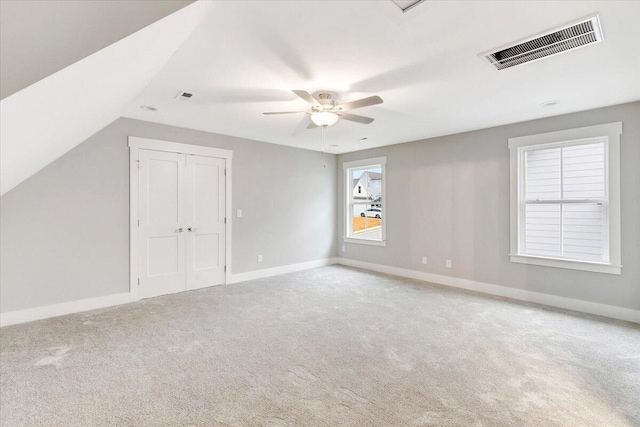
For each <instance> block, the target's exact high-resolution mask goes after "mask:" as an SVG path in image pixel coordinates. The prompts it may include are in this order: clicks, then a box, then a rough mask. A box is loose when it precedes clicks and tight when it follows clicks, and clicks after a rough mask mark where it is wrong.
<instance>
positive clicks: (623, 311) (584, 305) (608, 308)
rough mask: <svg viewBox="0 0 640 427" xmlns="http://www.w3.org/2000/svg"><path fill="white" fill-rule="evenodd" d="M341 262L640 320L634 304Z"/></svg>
mask: <svg viewBox="0 0 640 427" xmlns="http://www.w3.org/2000/svg"><path fill="white" fill-rule="evenodd" d="M338 264H342V265H346V266H350V267H356V268H362V269H364V270H371V271H376V272H379V273H386V274H392V275H394V276H400V277H406V278H409V279H416V280H422V281H425V282H431V283H436V284H439V285H445V286H452V287H455V288H461V289H467V290H471V291H477V292H482V293H485V294H491V295H497V296H501V297H507V298H513V299H517V300H521V301H527V302H534V303H537V304H544V305H550V306H552V307H558V308H564V309H567V310H574V311H580V312H583V313H589V314H596V315H598V316H604V317H610V318H612V319H618V320H626V321H628V322H634V323H640V310H632V309H630V308H623V307H616V306H613V305H606V304H599V303H596V302H590V301H583V300H577V299H573V298H565V297H560V296H556V295H550V294H543V293H540V292H533V291H528V290H525V289H518V288H511V287H508V286H500V285H493V284H491V283H483V282H476V281H475V280H468V279H460V278H457V277H451V276H442V275H439V274H433V273H426V272H423V271H416V270H407V269H404V268H398V267H391V266H388V265H381V264H373V263H369V262H363V261H356V260H352V259H348V258H339V259H338Z"/></svg>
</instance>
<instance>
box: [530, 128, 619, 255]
mask: <svg viewBox="0 0 640 427" xmlns="http://www.w3.org/2000/svg"><path fill="white" fill-rule="evenodd" d="M605 148H606V138H593V139H590V140H587V141H582V142H580V143H575V142H568V143H566V144H555V145H554V146H553V148H535V147H532V148H531V149H528V150H527V151H526V152H525V153H524V154H525V157H524V173H523V175H522V176H523V180H524V183H523V184H524V185H523V188H524V191H523V199H522V200H521V203H522V208H521V214H522V215H523V217H524V218H523V219H524V221H523V227H524V229H523V230H522V231H523V232H522V234H521V236H522V237H523V239H522V240H523V241H521V245H520V251H521V253H522V254H525V255H535V256H543V257H550V258H563V259H570V260H578V261H594V262H608V257H609V254H608V250H607V247H606V245H607V239H606V230H607V224H606V209H607V203H608V200H607V191H606V179H605V178H606V150H605Z"/></svg>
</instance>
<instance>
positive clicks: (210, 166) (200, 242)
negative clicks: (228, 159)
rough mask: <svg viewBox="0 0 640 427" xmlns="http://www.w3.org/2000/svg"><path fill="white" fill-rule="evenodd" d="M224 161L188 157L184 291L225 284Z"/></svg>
mask: <svg viewBox="0 0 640 427" xmlns="http://www.w3.org/2000/svg"><path fill="white" fill-rule="evenodd" d="M224 168H225V160H224V159H217V158H212V157H202V156H192V155H188V156H187V185H186V188H187V194H186V199H187V207H186V216H187V221H186V224H187V235H186V239H187V270H186V274H187V289H198V288H202V287H205V286H211V285H219V284H222V283H224V281H225V272H224V264H225V238H226V236H225V175H224Z"/></svg>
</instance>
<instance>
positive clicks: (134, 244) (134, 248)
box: [129, 136, 233, 301]
mask: <svg viewBox="0 0 640 427" xmlns="http://www.w3.org/2000/svg"><path fill="white" fill-rule="evenodd" d="M141 149H143V150H155V151H167V152H170V153H181V154H194V155H198V156H206V157H216V158H219V159H225V160H226V179H225V191H226V194H225V205H226V206H225V216H226V221H227V222H226V226H225V236H226V239H225V240H226V242H225V264H226V273H225V283H231V240H232V239H231V237H232V236H231V229H232V227H231V222H232V216H231V211H232V210H231V200H232V199H231V177H232V168H231V160H232V159H233V151H232V150H225V149H222V148H213V147H205V146H202V145H191V144H181V143H178V142H169V141H162V140H159V139H148V138H140V137H137V136H130V137H129V271H130V275H129V292H130V294H131V301H138V300H139V299H140V297H139V295H138V277H139V275H138V219H139V216H138V206H139V205H138V197H139V195H138V190H139V186H138V184H139V183H138V161H139V156H138V152H139V150H141Z"/></svg>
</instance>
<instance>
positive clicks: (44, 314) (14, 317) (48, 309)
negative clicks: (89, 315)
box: [0, 292, 131, 326]
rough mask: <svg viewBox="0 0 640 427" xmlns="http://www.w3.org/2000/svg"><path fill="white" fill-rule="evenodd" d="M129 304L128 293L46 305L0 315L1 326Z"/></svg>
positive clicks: (129, 295) (129, 296)
mask: <svg viewBox="0 0 640 427" xmlns="http://www.w3.org/2000/svg"><path fill="white" fill-rule="evenodd" d="M128 302H131V294H130V293H128V292H127V293H122V294H113V295H106V296H103V297H97V298H87V299H82V300H78V301H70V302H63V303H60V304H53V305H45V306H43V307H35V308H27V309H25V310H16V311H9V312H7V313H1V314H0V326H9V325H15V324H17V323H25V322H31V321H33V320H40V319H47V318H49V317H57V316H63V315H65V314H72V313H80V312H82V311H88V310H95V309H97V308H104V307H111V306H113V305H120V304H126V303H128Z"/></svg>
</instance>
